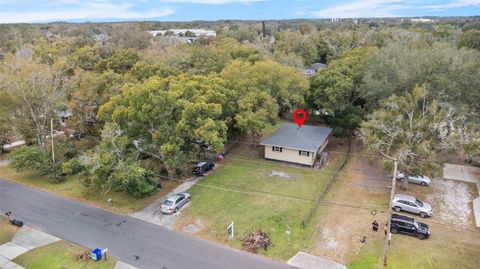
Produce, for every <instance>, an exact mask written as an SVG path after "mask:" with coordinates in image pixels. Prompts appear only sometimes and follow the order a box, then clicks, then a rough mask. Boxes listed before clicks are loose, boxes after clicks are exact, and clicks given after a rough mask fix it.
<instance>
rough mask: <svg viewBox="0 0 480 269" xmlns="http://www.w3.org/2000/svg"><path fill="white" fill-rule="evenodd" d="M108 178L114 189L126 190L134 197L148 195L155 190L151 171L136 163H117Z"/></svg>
mask: <svg viewBox="0 0 480 269" xmlns="http://www.w3.org/2000/svg"><path fill="white" fill-rule="evenodd" d="M108 178H109V183H110V184H112V188H113V189H114V190H116V191H126V192H127V193H128V194H130V195H131V196H133V197H135V198H140V197H144V196H147V195H150V194H152V193H153V192H155V191H156V190H157V186H156V184H155V182H154V180H153V173H151V172H149V171H148V170H146V169H145V168H143V167H141V166H140V165H139V164H137V163H126V162H120V163H118V164H117V167H116V169H115V171H114V172H113V173H111V174H110V176H109V177H108Z"/></svg>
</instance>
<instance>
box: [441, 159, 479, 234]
mask: <svg viewBox="0 0 480 269" xmlns="http://www.w3.org/2000/svg"><path fill="white" fill-rule="evenodd" d="M443 177H444V178H446V179H453V180H459V181H464V182H470V183H474V184H476V185H477V191H478V194H479V195H480V168H478V167H472V166H466V165H456V164H448V163H446V164H445V165H444V167H443ZM472 204H473V214H474V215H475V225H476V226H477V227H478V228H480V197H477V198H476V199H473V201H472Z"/></svg>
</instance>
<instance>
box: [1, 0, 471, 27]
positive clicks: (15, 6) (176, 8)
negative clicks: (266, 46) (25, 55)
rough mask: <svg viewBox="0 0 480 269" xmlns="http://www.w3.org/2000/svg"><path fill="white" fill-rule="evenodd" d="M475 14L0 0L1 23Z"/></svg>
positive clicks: (406, 8)
mask: <svg viewBox="0 0 480 269" xmlns="http://www.w3.org/2000/svg"><path fill="white" fill-rule="evenodd" d="M469 15H480V0H416V1H415V0H340V1H331V0H328V1H327V0H240V1H237V0H133V1H132V0H130V1H126V0H48V1H47V0H0V22H2V23H10V22H52V21H70V22H84V21H127V20H160V21H191V20H219V19H256V20H261V19H295V18H308V19H313V18H359V17H397V16H402V17H406V16H469Z"/></svg>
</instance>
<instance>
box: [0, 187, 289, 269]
mask: <svg viewBox="0 0 480 269" xmlns="http://www.w3.org/2000/svg"><path fill="white" fill-rule="evenodd" d="M9 210H11V211H12V216H13V217H14V218H18V219H21V220H23V221H24V222H25V224H26V225H29V226H31V227H33V228H36V229H38V230H41V231H44V232H47V233H49V234H52V235H54V236H56V237H59V238H62V239H65V240H68V241H71V242H73V243H76V244H79V245H82V246H85V247H88V248H93V247H99V248H108V249H109V253H110V255H111V256H112V257H114V258H115V259H117V260H120V261H122V262H126V263H128V264H131V265H133V266H135V267H137V268H141V269H144V268H145V269H150V268H152V269H158V268H165V269H187V268H188V269H191V268H195V269H216V268H218V269H220V268H221V269H224V268H229V269H256V268H258V269H266V268H268V269H281V268H282V269H287V268H294V267H291V266H289V265H287V264H284V263H280V262H276V261H273V260H270V259H268V258H266V257H262V256H257V255H253V254H250V253H246V252H243V251H239V250H235V249H232V248H229V247H225V246H221V245H218V244H215V243H212V242H209V241H206V240H202V239H198V238H194V237H191V236H188V235H185V234H181V233H178V232H175V231H171V230H168V229H165V228H163V227H160V226H158V225H154V224H151V223H148V222H145V221H142V220H139V219H135V218H132V217H130V216H122V215H117V214H114V213H111V212H108V211H105V210H103V209H99V208H95V207H92V206H88V205H85V204H82V203H80V202H77V201H72V200H68V199H65V198H63V197H59V196H56V195H52V194H50V193H46V192H43V191H39V190H35V189H32V188H29V187H26V186H22V185H19V184H16V183H13V182H10V181H7V180H0V211H1V212H0V213H1V214H4V212H6V211H9Z"/></svg>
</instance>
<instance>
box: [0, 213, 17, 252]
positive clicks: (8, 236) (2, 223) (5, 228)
mask: <svg viewBox="0 0 480 269" xmlns="http://www.w3.org/2000/svg"><path fill="white" fill-rule="evenodd" d="M17 230H18V228H17V227H15V226H13V225H11V224H10V223H8V220H7V219H6V218H3V217H0V245H2V244H5V243H7V242H10V240H12V238H13V236H14V235H15V233H16V232H17Z"/></svg>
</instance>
